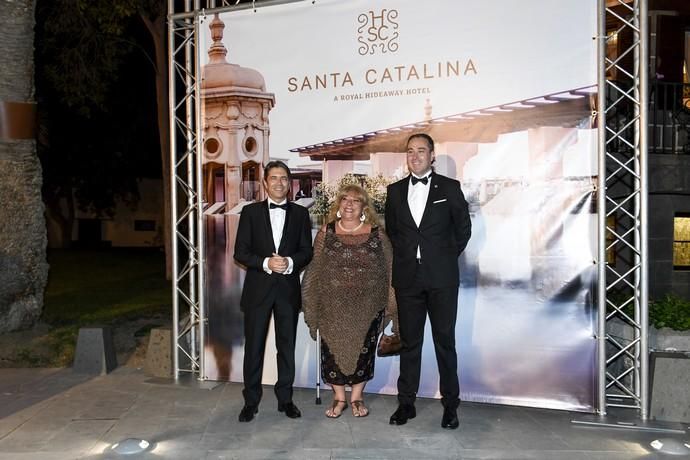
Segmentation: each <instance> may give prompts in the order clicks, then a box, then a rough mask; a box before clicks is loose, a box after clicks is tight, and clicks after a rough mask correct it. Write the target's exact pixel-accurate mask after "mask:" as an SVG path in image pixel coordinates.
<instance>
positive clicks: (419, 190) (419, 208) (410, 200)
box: [407, 173, 431, 259]
mask: <svg viewBox="0 0 690 460" xmlns="http://www.w3.org/2000/svg"><path fill="white" fill-rule="evenodd" d="M412 175H413V176H414V177H416V178H417V179H424V178H425V177H428V178H429V181H428V182H427V183H426V184H424V183H423V182H417V183H416V184H414V185H412V178H410V186H409V187H408V188H407V204H408V205H409V206H410V212H411V213H412V218H413V219H414V223H415V224H417V227H419V224H421V223H422V216H423V215H424V208H426V200H427V198H429V190H430V188H431V173H428V174H426V175H424V176H422V177H419V176H417V175H416V174H412ZM421 257H422V253H421V251H420V249H419V246H417V258H418V259H421Z"/></svg>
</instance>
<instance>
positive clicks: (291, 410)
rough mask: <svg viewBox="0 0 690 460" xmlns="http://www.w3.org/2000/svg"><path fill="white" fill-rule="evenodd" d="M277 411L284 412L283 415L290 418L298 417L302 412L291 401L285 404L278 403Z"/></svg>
mask: <svg viewBox="0 0 690 460" xmlns="http://www.w3.org/2000/svg"><path fill="white" fill-rule="evenodd" d="M278 412H285V415H287V416H288V417H290V418H300V417H301V416H302V413H301V412H300V411H299V409H298V408H297V406H295V404H294V403H293V402H292V401H290V402H288V403H285V404H279V405H278Z"/></svg>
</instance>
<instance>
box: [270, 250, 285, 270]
mask: <svg viewBox="0 0 690 460" xmlns="http://www.w3.org/2000/svg"><path fill="white" fill-rule="evenodd" d="M288 266H289V263H288V260H287V257H282V256H280V255H278V254H276V253H275V252H274V253H273V255H272V256H271V257H269V258H268V268H269V269H270V270H271V271H272V272H278V273H285V271H286V270H287V269H288Z"/></svg>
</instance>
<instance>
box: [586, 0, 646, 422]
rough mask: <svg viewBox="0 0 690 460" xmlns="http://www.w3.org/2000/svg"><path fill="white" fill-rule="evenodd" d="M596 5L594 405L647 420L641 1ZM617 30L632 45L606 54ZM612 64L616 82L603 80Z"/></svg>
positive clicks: (643, 19) (643, 28)
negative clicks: (612, 26)
mask: <svg viewBox="0 0 690 460" xmlns="http://www.w3.org/2000/svg"><path fill="white" fill-rule="evenodd" d="M607 4H608V6H607ZM597 6H598V62H599V75H598V84H599V93H598V104H597V106H598V127H599V131H598V135H599V138H598V141H599V168H598V169H599V179H598V194H597V212H598V230H599V231H598V240H599V250H598V261H599V263H598V271H599V276H598V279H599V283H598V292H597V294H598V306H599V322H598V334H597V338H598V368H599V378H598V396H599V401H598V409H599V412H600V414H602V415H604V414H606V413H607V410H608V408H611V407H621V408H629V409H637V410H639V416H640V419H641V420H647V418H648V408H649V385H648V375H649V372H648V368H649V365H648V357H649V348H648V344H647V334H648V319H647V318H648V295H647V281H648V279H647V263H648V260H647V216H648V212H647V188H648V183H647V158H648V157H647V129H646V126H647V107H648V104H647V98H648V86H647V78H648V65H647V62H648V32H647V30H648V24H647V0H634V1H632V2H630V0H627V1H625V0H616V1H615V2H613V1H608V2H607V1H605V0H598V5H597ZM614 8H615V10H614ZM621 11H622V12H621ZM607 19H608V20H612V22H615V23H617V24H619V28H618V30H617V31H616V32H617V35H616V34H612V35H610V36H607V33H606V22H607ZM623 34H629V35H630V36H632V42H631V44H630V46H629V47H627V48H626V49H624V50H618V53H617V54H616V56H609V55H607V48H608V47H607V44H608V42H609V41H610V40H615V39H616V37H617V36H618V35H623ZM612 70H615V75H616V76H617V78H616V79H615V80H613V79H607V72H608V71H612ZM611 251H612V252H613V254H615V257H614V258H615V260H616V261H615V262H612V263H609V262H607V253H609V252H611ZM614 326H616V328H617V331H616V332H615V333H614V332H613V330H614Z"/></svg>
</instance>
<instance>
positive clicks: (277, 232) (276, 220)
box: [263, 198, 293, 275]
mask: <svg viewBox="0 0 690 460" xmlns="http://www.w3.org/2000/svg"><path fill="white" fill-rule="evenodd" d="M271 203H275V204H278V205H283V204H287V200H283V201H282V202H281V203H276V202H275V201H273V200H272V199H270V198H268V199H267V203H266V206H268V215H269V217H270V219H271V233H273V244H274V246H275V248H276V253H277V252H278V248H280V240H281V238H282V237H283V228H284V227H285V215H286V214H287V211H285V210H284V209H281V208H273V209H271ZM268 259H269V258H268V257H266V258H265V259H264V263H263V269H264V271H265V272H266V273H268V274H271V273H273V271H272V270H271V269H270V268H268ZM287 260H288V268H287V270H285V272H284V273H283V274H284V275H289V274H290V273H292V269H293V262H292V257H287Z"/></svg>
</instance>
